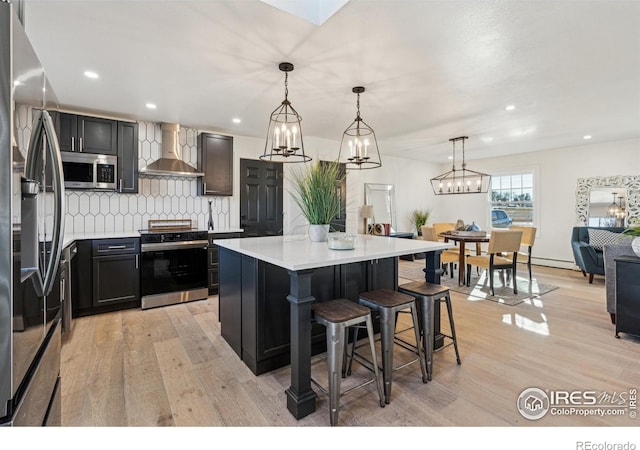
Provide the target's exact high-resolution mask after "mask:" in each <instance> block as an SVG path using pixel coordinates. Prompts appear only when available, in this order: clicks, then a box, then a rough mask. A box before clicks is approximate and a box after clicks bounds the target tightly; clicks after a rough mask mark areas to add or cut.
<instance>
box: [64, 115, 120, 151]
mask: <svg viewBox="0 0 640 450" xmlns="http://www.w3.org/2000/svg"><path fill="white" fill-rule="evenodd" d="M56 115H57V117H56V120H55V123H56V133H57V135H58V143H59V145H60V151H63V152H84V153H96V154H101V155H114V156H116V155H117V154H118V139H117V138H118V121H116V120H113V119H105V118H101V117H90V116H79V115H76V114H70V113H62V112H61V113H57V114H56Z"/></svg>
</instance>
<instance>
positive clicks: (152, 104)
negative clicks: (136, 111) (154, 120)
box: [145, 103, 157, 109]
mask: <svg viewBox="0 0 640 450" xmlns="http://www.w3.org/2000/svg"><path fill="white" fill-rule="evenodd" d="M145 106H146V107H147V108H149V109H156V108H157V106H156V104H155V103H147V104H146V105H145Z"/></svg>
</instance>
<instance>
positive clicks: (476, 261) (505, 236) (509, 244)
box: [466, 230, 522, 295]
mask: <svg viewBox="0 0 640 450" xmlns="http://www.w3.org/2000/svg"><path fill="white" fill-rule="evenodd" d="M521 241H522V230H494V231H492V232H491V237H490V238H489V247H488V248H487V253H486V254H485V255H481V256H473V255H469V256H467V258H466V261H467V286H469V285H470V284H471V266H477V267H481V268H483V269H485V270H488V271H489V288H490V289H491V295H495V292H494V289H493V272H494V270H496V269H498V270H507V271H511V273H512V274H513V277H512V278H513V293H514V294H517V293H518V284H517V283H516V263H517V260H518V252H519V250H520V243H521ZM505 253H506V254H509V256H510V257H509V258H506V257H504V256H500V254H505Z"/></svg>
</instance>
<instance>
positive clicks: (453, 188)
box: [431, 136, 491, 195]
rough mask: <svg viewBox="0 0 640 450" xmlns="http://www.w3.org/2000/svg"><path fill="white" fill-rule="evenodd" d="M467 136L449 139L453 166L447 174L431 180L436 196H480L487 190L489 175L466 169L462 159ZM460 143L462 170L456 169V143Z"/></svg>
mask: <svg viewBox="0 0 640 450" xmlns="http://www.w3.org/2000/svg"><path fill="white" fill-rule="evenodd" d="M467 139H469V138H468V137H467V136H460V137H457V138H452V139H449V141H451V142H453V166H452V167H451V170H450V171H449V172H445V173H443V174H442V175H438V176H437V177H435V178H432V179H431V187H432V188H433V193H434V194H436V195H450V194H481V193H486V192H487V191H488V190H489V185H490V184H491V175H489V174H486V173H482V172H477V171H475V170H471V169H467V163H466V161H465V159H464V141H465V140H467ZM458 141H462V169H457V168H456V142H458Z"/></svg>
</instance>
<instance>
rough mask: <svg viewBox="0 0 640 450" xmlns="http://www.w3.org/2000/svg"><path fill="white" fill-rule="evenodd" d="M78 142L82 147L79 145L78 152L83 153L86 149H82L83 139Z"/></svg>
mask: <svg viewBox="0 0 640 450" xmlns="http://www.w3.org/2000/svg"><path fill="white" fill-rule="evenodd" d="M78 141H79V143H80V145H78V151H79V152H83V151H84V149H83V148H82V138H78Z"/></svg>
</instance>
